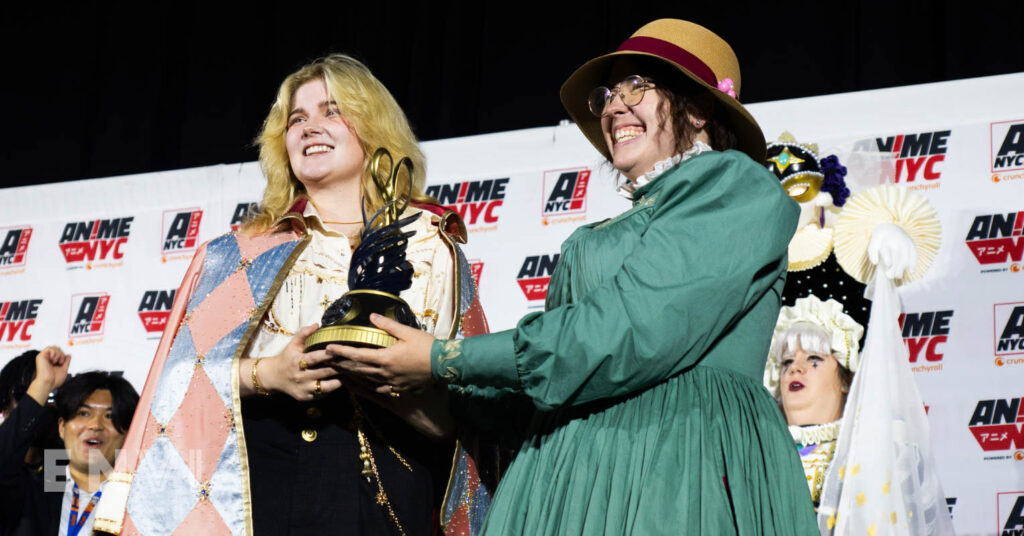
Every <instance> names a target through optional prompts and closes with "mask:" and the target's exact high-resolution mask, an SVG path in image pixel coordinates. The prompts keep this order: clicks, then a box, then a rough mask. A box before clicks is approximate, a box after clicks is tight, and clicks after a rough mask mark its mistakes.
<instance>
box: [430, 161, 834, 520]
mask: <svg viewBox="0 0 1024 536" xmlns="http://www.w3.org/2000/svg"><path fill="white" fill-rule="evenodd" d="M633 197H634V202H633V207H632V208H631V209H629V210H627V211H626V212H624V213H622V214H620V215H619V216H617V217H615V218H612V219H610V220H605V221H603V222H600V223H598V224H591V225H586V226H583V227H581V228H580V229H578V230H577V231H576V232H575V233H573V235H572V236H570V237H569V239H568V240H566V242H565V243H564V244H563V245H562V256H561V260H560V261H559V263H558V266H557V268H556V269H555V272H554V273H553V274H552V277H551V283H550V286H549V288H548V298H547V304H546V311H545V312H543V313H533V314H530V315H528V316H526V317H525V318H523V320H522V321H520V323H519V325H518V326H517V327H516V328H515V329H512V330H508V331H503V332H498V333H494V334H490V335H481V336H476V337H470V338H467V339H464V340H462V341H437V342H435V343H434V346H433V348H432V352H431V368H432V370H433V374H434V377H435V378H436V379H437V380H439V381H441V382H445V383H448V384H450V385H451V386H452V387H451V388H452V389H454V390H456V391H459V392H461V393H463V394H464V395H470V396H478V397H485V398H496V397H510V396H511V397H515V396H521V397H525V398H527V399H529V400H530V401H531V402H532V403H533V405H534V406H535V408H536V413H535V414H534V416H533V418H532V419H531V420H530V421H529V425H528V429H527V436H526V439H525V441H523V443H522V445H521V446H520V450H519V453H518V454H517V456H516V458H515V460H514V461H513V462H512V465H511V466H510V467H509V469H508V471H507V472H506V473H505V475H504V476H503V477H502V480H501V482H500V484H499V486H498V488H497V491H496V492H495V495H494V500H493V502H492V504H491V508H490V510H489V512H488V514H487V518H486V521H485V524H484V530H483V532H484V534H529V535H549V534H550V535H563V534H565V535H570V534H609V535H613V534H614V535H620V534H636V535H653V534H714V535H723V534H786V535H792V534H817V533H818V529H817V526H816V524H815V519H814V511H813V509H812V508H811V503H810V497H809V495H808V491H807V485H806V483H805V482H804V477H803V470H802V468H801V465H800V460H799V458H798V457H797V454H796V452H794V450H793V440H792V437H790V434H789V432H788V431H787V429H786V426H785V424H784V422H783V419H782V416H781V413H780V412H779V410H778V408H777V407H776V405H775V402H774V401H773V400H772V398H771V396H770V395H769V394H768V392H767V391H766V390H765V389H764V387H763V386H762V384H761V377H762V374H763V372H764V362H765V357H766V356H767V354H768V345H769V343H770V341H771V336H772V329H773V327H774V326H775V321H776V319H777V318H778V314H779V306H780V300H781V298H780V296H781V294H782V287H783V284H784V283H785V274H786V247H787V244H788V243H789V239H790V237H791V236H792V234H793V230H794V229H795V227H796V220H797V212H798V208H797V205H796V203H794V202H793V201H792V199H790V197H789V196H788V195H786V193H785V192H784V191H783V190H782V188H781V187H780V186H779V181H778V180H777V179H776V178H775V177H774V176H773V175H772V174H771V173H769V172H768V171H767V170H765V169H764V168H763V167H761V166H759V165H758V164H756V163H754V162H753V161H752V160H751V159H750V158H748V157H747V156H745V155H743V154H742V153H739V152H736V151H727V152H715V151H711V152H706V153H703V154H700V155H698V156H695V157H693V158H691V159H689V160H685V161H683V162H682V163H681V164H679V165H677V166H675V167H673V168H670V169H669V170H668V171H666V172H665V173H663V174H662V175H661V176H659V177H657V178H656V179H654V180H652V181H651V182H650V183H648V184H646V185H645V186H643V187H641V188H639V189H637V190H636V192H635V193H634V196H633ZM510 422H511V421H510Z"/></svg>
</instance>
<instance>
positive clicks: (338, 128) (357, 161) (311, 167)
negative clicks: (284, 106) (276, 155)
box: [285, 80, 365, 191]
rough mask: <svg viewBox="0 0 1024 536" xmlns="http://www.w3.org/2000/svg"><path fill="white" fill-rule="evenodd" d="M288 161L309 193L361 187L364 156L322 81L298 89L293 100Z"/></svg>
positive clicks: (287, 143) (290, 114) (286, 135)
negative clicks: (335, 187) (343, 186)
mask: <svg viewBox="0 0 1024 536" xmlns="http://www.w3.org/2000/svg"><path fill="white" fill-rule="evenodd" d="M285 146H286V148H287V149H288V160H289V162H290V163H291V168H292V172H293V173H294V174H295V177H296V178H297V179H298V180H299V182H301V183H302V185H303V186H305V187H306V190H307V191H311V190H318V189H324V188H328V187H330V186H332V185H334V184H338V183H344V182H347V181H356V183H358V181H359V179H360V177H361V176H362V171H363V160H364V158H365V155H364V153H363V148H362V146H361V145H360V144H359V138H357V137H356V134H355V132H353V130H352V129H351V128H350V127H349V125H348V123H346V122H345V120H344V118H342V116H341V111H340V110H339V109H338V105H337V103H335V102H334V100H333V99H331V97H330V96H329V95H328V93H327V86H326V85H325V84H324V82H323V80H311V81H309V82H306V83H305V84H303V85H301V86H299V89H297V90H295V95H294V96H293V97H292V105H291V110H290V112H289V115H288V127H287V131H286V134H285Z"/></svg>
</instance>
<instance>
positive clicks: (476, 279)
mask: <svg viewBox="0 0 1024 536" xmlns="http://www.w3.org/2000/svg"><path fill="white" fill-rule="evenodd" d="M469 271H470V273H471V274H472V275H473V283H474V284H475V285H476V288H478V289H479V288H480V276H481V275H482V274H483V273H484V261H480V260H472V259H471V260H470V261H469Z"/></svg>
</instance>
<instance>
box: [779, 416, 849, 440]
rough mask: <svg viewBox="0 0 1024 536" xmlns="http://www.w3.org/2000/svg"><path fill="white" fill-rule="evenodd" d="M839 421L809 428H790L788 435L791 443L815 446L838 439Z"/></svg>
mask: <svg viewBox="0 0 1024 536" xmlns="http://www.w3.org/2000/svg"><path fill="white" fill-rule="evenodd" d="M839 423H840V421H832V422H829V423H825V424H815V425H811V426H790V427H789V435H791V436H793V441H796V442H797V443H799V444H801V445H817V444H820V443H824V442H825V441H835V440H836V438H837V437H839Z"/></svg>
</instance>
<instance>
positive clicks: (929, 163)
mask: <svg viewBox="0 0 1024 536" xmlns="http://www.w3.org/2000/svg"><path fill="white" fill-rule="evenodd" d="M951 133H952V131H950V130H938V131H935V132H918V133H915V134H898V135H896V136H888V137H885V138H875V140H874V142H875V143H874V145H875V147H872V146H871V140H863V141H861V142H858V143H857V144H856V146H855V150H859V151H872V150H878V151H880V152H883V153H892V154H893V156H895V158H896V178H895V180H896V184H901V183H906V184H907V185H908V186H910V188H911V189H925V188H936V187H938V183H937V182H935V181H938V180H939V179H940V178H942V166H941V164H942V162H943V161H945V159H946V144H947V143H948V142H949V136H950V134H951Z"/></svg>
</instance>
